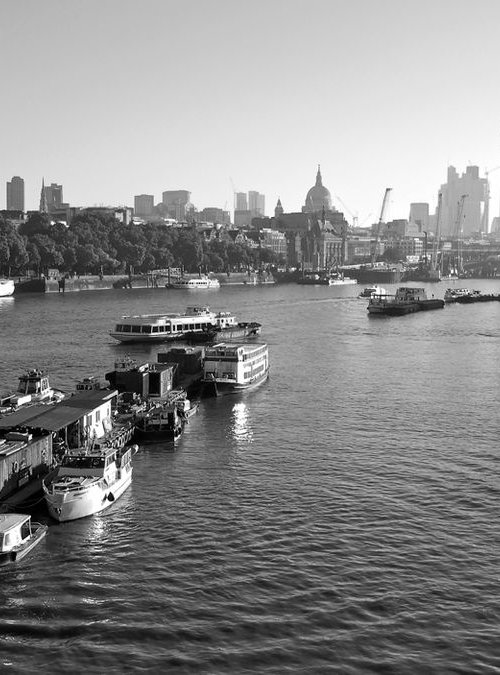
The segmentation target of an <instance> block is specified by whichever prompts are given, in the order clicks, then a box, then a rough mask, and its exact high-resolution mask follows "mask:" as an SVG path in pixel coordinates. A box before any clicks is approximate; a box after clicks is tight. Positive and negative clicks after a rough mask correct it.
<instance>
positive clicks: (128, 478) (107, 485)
mask: <svg viewBox="0 0 500 675" xmlns="http://www.w3.org/2000/svg"><path fill="white" fill-rule="evenodd" d="M132 450H133V447H126V448H122V449H121V450H120V449H116V448H112V447H111V448H110V447H105V448H102V449H96V450H86V449H82V448H80V449H78V450H69V451H68V452H66V454H65V455H64V456H63V458H62V460H61V464H60V466H58V467H57V469H55V471H54V472H53V473H52V474H50V475H49V476H47V478H45V479H44V481H43V482H42V488H43V492H44V496H45V502H46V504H47V508H48V510H49V513H50V515H51V516H52V518H54V519H55V520H58V521H59V522H63V521H67V520H76V519H77V518H85V517H86V516H91V515H93V514H94V513H100V512H101V511H104V510H105V509H107V508H108V507H109V506H111V504H113V503H114V502H115V501H116V500H117V499H118V498H119V497H121V495H122V494H123V493H124V492H125V490H126V489H127V488H128V487H129V486H130V484H131V483H132Z"/></svg>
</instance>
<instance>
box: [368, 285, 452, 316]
mask: <svg viewBox="0 0 500 675" xmlns="http://www.w3.org/2000/svg"><path fill="white" fill-rule="evenodd" d="M443 307H444V300H440V299H438V298H428V297H427V294H426V292H425V289H424V288H408V287H406V286H402V287H401V288H398V289H397V291H396V294H395V295H374V296H372V297H371V298H370V300H369V302H368V312H369V313H370V314H375V315H376V314H386V315H389V316H401V315H402V314H410V313H412V312H421V311H425V310H430V309H442V308H443Z"/></svg>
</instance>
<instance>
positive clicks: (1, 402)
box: [0, 368, 66, 412]
mask: <svg viewBox="0 0 500 675" xmlns="http://www.w3.org/2000/svg"><path fill="white" fill-rule="evenodd" d="M65 396H66V394H65V393H64V392H63V391H60V390H59V389H53V388H52V387H51V386H50V384H49V378H48V375H47V374H46V373H44V372H43V371H42V370H39V369H38V368H33V369H31V370H28V371H26V372H25V373H23V374H22V375H20V376H19V384H18V386H17V391H16V392H14V393H12V394H7V395H6V396H2V397H0V412H8V411H10V410H13V409H15V408H19V407H21V406H25V405H32V404H33V403H58V402H59V401H62V400H63V398H64V397H65Z"/></svg>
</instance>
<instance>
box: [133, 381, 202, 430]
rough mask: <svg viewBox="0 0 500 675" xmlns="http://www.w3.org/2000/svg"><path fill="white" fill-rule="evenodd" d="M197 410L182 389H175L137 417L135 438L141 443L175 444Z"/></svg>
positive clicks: (196, 405)
mask: <svg viewBox="0 0 500 675" xmlns="http://www.w3.org/2000/svg"><path fill="white" fill-rule="evenodd" d="M197 410H198V404H194V405H191V402H190V401H189V400H188V399H187V394H186V392H185V391H184V389H175V390H173V391H171V392H169V395H168V396H167V397H166V398H165V400H163V401H161V402H158V403H154V404H153V405H152V406H151V407H150V408H149V409H148V410H146V411H145V412H144V413H142V414H139V415H138V416H137V419H136V427H135V437H136V438H137V439H138V440H139V441H142V442H143V443H158V442H161V441H174V442H175V441H177V440H178V439H179V438H180V437H181V436H182V433H183V431H184V427H185V425H186V424H187V419H188V417H190V416H191V415H193V414H194V413H195V412H196V411H197Z"/></svg>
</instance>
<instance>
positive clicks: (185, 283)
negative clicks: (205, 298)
mask: <svg viewBox="0 0 500 675" xmlns="http://www.w3.org/2000/svg"><path fill="white" fill-rule="evenodd" d="M167 288H177V289H186V290H199V289H205V288H220V282H219V280H218V279H216V278H215V277H209V276H207V275H206V274H202V275H201V276H199V277H191V278H187V277H182V278H180V279H176V280H175V281H171V282H170V283H169V284H167Z"/></svg>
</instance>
